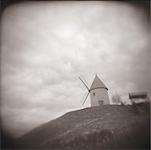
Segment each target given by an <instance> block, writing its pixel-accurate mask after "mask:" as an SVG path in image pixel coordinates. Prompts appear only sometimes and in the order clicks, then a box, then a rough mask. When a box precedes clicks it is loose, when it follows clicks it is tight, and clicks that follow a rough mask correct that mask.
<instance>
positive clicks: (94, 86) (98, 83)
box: [90, 75, 108, 91]
mask: <svg viewBox="0 0 151 150" xmlns="http://www.w3.org/2000/svg"><path fill="white" fill-rule="evenodd" d="M97 88H104V89H107V90H108V88H107V87H106V86H105V85H104V83H103V82H102V81H101V80H100V79H99V77H98V76H97V75H96V76H95V78H94V81H93V83H92V85H91V87H90V91H91V90H93V89H97Z"/></svg>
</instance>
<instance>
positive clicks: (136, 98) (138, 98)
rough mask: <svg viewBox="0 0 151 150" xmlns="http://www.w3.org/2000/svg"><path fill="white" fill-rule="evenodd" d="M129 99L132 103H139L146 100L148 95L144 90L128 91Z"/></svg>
mask: <svg viewBox="0 0 151 150" xmlns="http://www.w3.org/2000/svg"><path fill="white" fill-rule="evenodd" d="M129 99H130V100H131V102H132V104H133V103H141V102H147V101H148V96H147V93H146V92H133V93H129Z"/></svg>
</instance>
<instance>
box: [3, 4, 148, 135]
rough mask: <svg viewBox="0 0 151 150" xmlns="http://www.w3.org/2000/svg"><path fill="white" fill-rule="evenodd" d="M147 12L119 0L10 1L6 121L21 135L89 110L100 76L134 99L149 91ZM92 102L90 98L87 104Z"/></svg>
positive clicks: (5, 49) (6, 35) (5, 68)
mask: <svg viewBox="0 0 151 150" xmlns="http://www.w3.org/2000/svg"><path fill="white" fill-rule="evenodd" d="M144 18H145V14H144V13H143V12H142V11H141V9H138V8H137V7H133V6H131V5H128V4H125V3H118V2H85V3H83V2H72V3H71V2H51V3H49V2H47V3H43V2H41V3H22V4H17V5H13V6H10V7H9V8H7V9H6V10H5V12H4V13H3V16H2V46H1V48H2V119H3V124H4V125H5V126H6V127H7V128H8V130H10V131H11V132H12V133H13V134H16V135H17V136H18V135H21V134H23V133H25V132H26V131H28V130H29V129H31V128H33V127H35V126H37V125H39V124H41V123H43V122H46V121H48V120H51V119H53V118H55V117H58V116H60V115H62V114H63V113H65V112H67V111H70V110H74V109H80V108H82V106H81V104H82V101H83V98H84V96H85V94H86V93H87V90H86V89H85V87H84V86H83V85H82V83H81V82H80V81H79V80H78V76H79V75H84V76H85V78H86V80H87V82H88V85H89V86H90V85H91V83H92V80H93V78H94V75H95V74H96V73H97V74H98V75H99V76H100V78H101V80H103V82H104V83H105V85H107V87H108V88H109V94H110V97H111V96H112V94H114V93H116V92H118V93H119V94H120V95H121V96H122V97H123V98H124V99H125V100H126V101H127V95H128V92H131V91H142V90H145V91H149V82H148V80H149V55H148V53H149V41H148V36H149V34H148V31H149V26H148V24H147V23H146V21H145V19H144ZM88 106H89V101H87V102H86V104H85V106H84V107H88Z"/></svg>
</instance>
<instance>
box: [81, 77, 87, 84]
mask: <svg viewBox="0 0 151 150" xmlns="http://www.w3.org/2000/svg"><path fill="white" fill-rule="evenodd" d="M81 77H82V79H83V81H85V83H86V84H87V85H89V84H88V82H87V81H86V79H85V77H84V76H83V75H81Z"/></svg>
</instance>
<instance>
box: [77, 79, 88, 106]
mask: <svg viewBox="0 0 151 150" xmlns="http://www.w3.org/2000/svg"><path fill="white" fill-rule="evenodd" d="M79 79H80V80H81V82H82V83H83V84H84V86H85V87H86V88H87V90H88V94H87V95H86V97H85V99H84V102H83V104H82V105H84V103H85V102H86V100H87V98H88V96H89V94H90V89H89V88H88V86H87V84H86V83H85V82H84V81H83V80H82V79H81V78H80V77H79Z"/></svg>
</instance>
